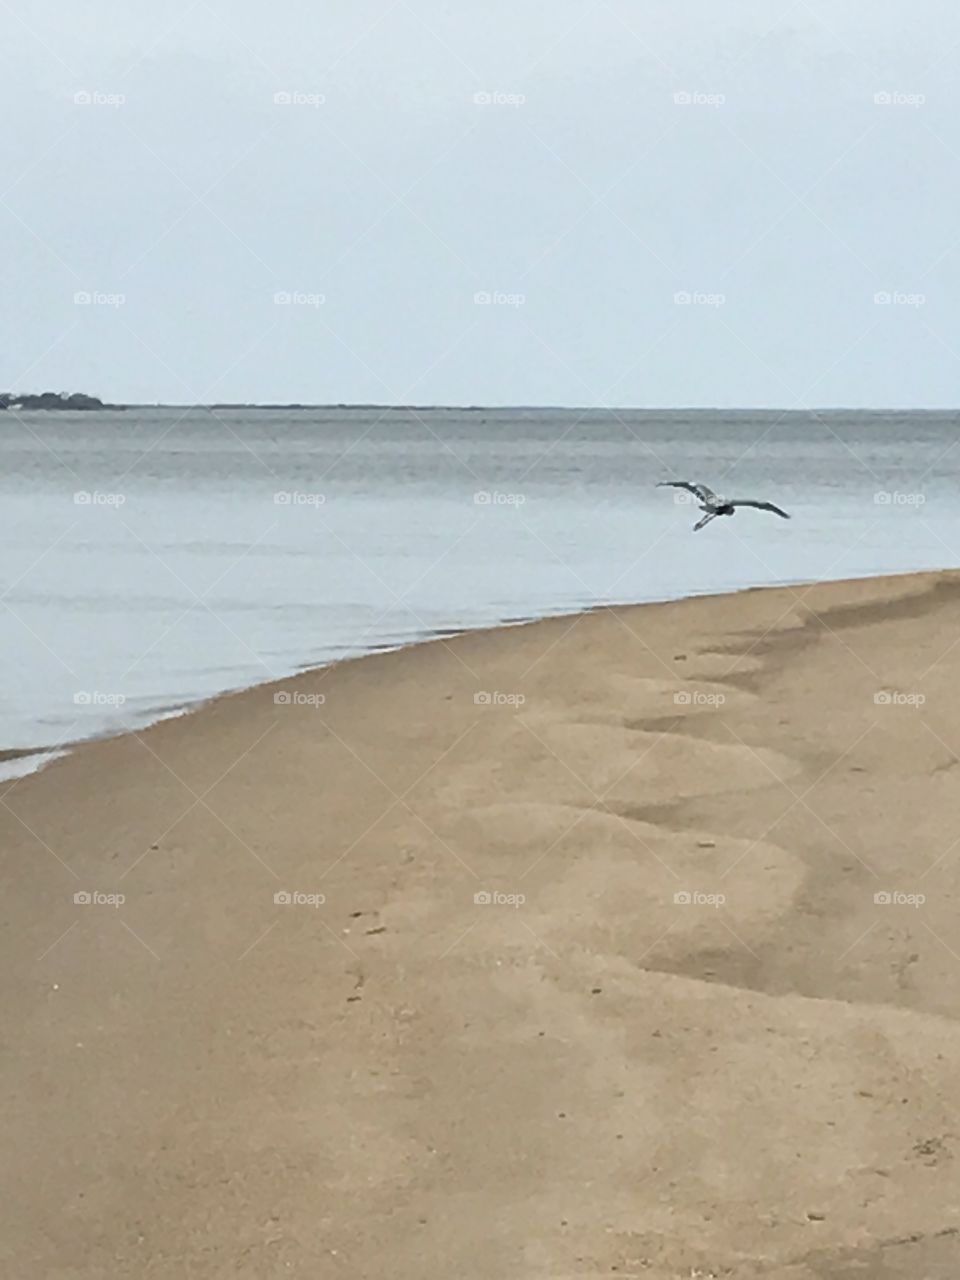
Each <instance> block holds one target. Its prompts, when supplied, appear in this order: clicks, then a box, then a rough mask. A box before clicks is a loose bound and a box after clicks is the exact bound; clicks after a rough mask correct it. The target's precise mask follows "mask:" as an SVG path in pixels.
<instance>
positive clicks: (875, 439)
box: [0, 408, 960, 770]
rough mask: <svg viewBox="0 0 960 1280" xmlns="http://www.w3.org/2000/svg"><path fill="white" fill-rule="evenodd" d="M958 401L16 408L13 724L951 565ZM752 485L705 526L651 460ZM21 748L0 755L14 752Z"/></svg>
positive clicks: (4, 740) (35, 732)
mask: <svg viewBox="0 0 960 1280" xmlns="http://www.w3.org/2000/svg"><path fill="white" fill-rule="evenodd" d="M958 421H960V420H958V417H957V415H955V414H952V413H917V412H885V413H868V412H847V411H844V412H819V413H816V414H813V413H808V412H791V413H780V412H754V411H749V412H732V411H700V410H698V411H670V412H667V411H651V410H647V411H636V410H618V411H611V410H577V409H520V410H510V409H495V410H490V409H478V410H462V409H456V410H454V409H429V410H423V409H419V410H403V409H391V410H384V409H348V410H337V409H324V410H317V409H305V410H215V411H208V410H201V409H190V410H184V409H170V408H166V409H129V410H127V411H125V412H111V413H103V414H90V413H69V414H68V413H59V412H58V413H19V414H13V413H2V414H0V490H2V493H0V498H2V506H0V510H2V520H3V539H2V543H0V602H2V605H3V608H2V609H0V643H2V652H3V658H4V660H3V667H2V676H0V751H9V750H10V749H16V748H50V747H53V746H55V745H57V744H61V743H69V742H71V741H74V740H77V739H81V738H86V737H91V736H96V735H99V734H102V733H108V732H116V731H118V730H121V729H124V728H128V727H131V726H137V725H143V724H146V723H148V722H150V721H151V720H154V719H156V718H158V717H159V716H162V715H165V714H170V713H172V712H174V711H176V710H177V709H178V708H182V707H184V706H188V705H190V704H191V703H194V702H196V701H197V700H200V699H204V698H207V697H209V696H211V695H213V694H216V693H219V692H222V691H225V690H228V689H236V688H240V687H243V686H247V685H251V684H254V683H256V682H258V681H264V680H270V679H274V678H277V677H281V676H285V675H289V674H291V673H293V672H296V671H298V670H301V669H303V668H306V667H312V666H315V665H318V664H321V663H328V662H331V661H334V660H336V659H338V658H342V657H345V656H351V655H356V654H361V653H365V652H369V651H372V650H375V649H382V648H388V647H393V646H397V645H402V644H406V643H410V642H412V641H416V640H419V639H423V638H425V637H428V636H431V635H436V634H443V633H445V632H451V631H457V630H460V629H463V628H469V627H477V626H489V625H493V624H496V623H500V622H507V621H515V620H519V619H527V618H532V617H540V616H545V615H548V614H556V613H566V612H571V611H574V610H579V609H584V608H588V607H590V606H593V605H598V604H608V603H623V602H633V601H649V600H662V599H668V598H672V597H678V596H684V595H689V594H695V593H703V592H716V591H728V590H734V589H737V588H742V587H747V586H756V585H764V584H776V583H790V582H799V581H806V580H810V579H821V578H840V577H850V576H860V575H868V574H880V573H894V572H901V571H906V570H912V569H929V568H940V567H948V566H953V565H955V564H956V563H957V562H958V552H960V502H958V494H960V448H957V447H956V446H957V443H958V429H960V428H958ZM677 478H680V479H694V480H700V481H704V482H705V483H707V484H709V485H710V486H711V487H712V488H714V489H715V490H717V491H718V492H722V493H725V494H727V495H728V496H734V497H737V496H741V497H759V498H763V499H768V500H772V501H774V502H776V503H777V504H778V505H780V506H783V507H785V508H786V509H787V510H788V511H790V512H791V513H792V516H793V519H792V520H791V521H789V522H788V521H784V520H780V519H778V518H777V517H776V516H773V515H769V514H766V513H762V512H753V511H742V512H740V513H738V515H737V516H736V517H735V518H733V519H719V520H716V521H714V522H713V523H712V524H710V525H709V526H708V527H707V528H706V529H704V530H703V531H702V532H700V533H697V534H695V535H694V534H693V533H692V532H691V528H692V525H693V524H694V521H695V520H696V518H697V514H698V513H697V511H696V508H695V506H694V505H693V504H692V502H691V501H690V500H689V499H688V497H687V495H686V494H683V493H681V492H680V491H673V490H665V489H657V488H655V485H656V483H657V481H659V480H665V479H677ZM22 767H26V766H23V765H21V764H18V763H13V764H10V763H8V765H7V769H8V770H11V769H17V768H22Z"/></svg>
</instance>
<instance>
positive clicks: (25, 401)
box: [0, 391, 114, 410]
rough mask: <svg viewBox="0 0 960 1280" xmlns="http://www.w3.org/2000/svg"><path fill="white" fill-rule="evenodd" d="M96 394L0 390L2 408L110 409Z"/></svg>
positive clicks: (0, 408)
mask: <svg viewBox="0 0 960 1280" xmlns="http://www.w3.org/2000/svg"><path fill="white" fill-rule="evenodd" d="M113 407H114V406H113V405H109V404H104V403H103V401H102V400H100V399H98V398H97V397H96V396H88V395H84V394H83V392H81V391H74V392H72V393H70V392H67V391H39V392H37V393H36V394H35V395H20V394H18V393H17V392H14V391H0V410H2V409H111V408H113Z"/></svg>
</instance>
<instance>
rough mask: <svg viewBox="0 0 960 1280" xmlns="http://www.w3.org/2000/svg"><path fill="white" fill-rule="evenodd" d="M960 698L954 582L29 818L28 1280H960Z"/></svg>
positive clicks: (623, 633)
mask: <svg viewBox="0 0 960 1280" xmlns="http://www.w3.org/2000/svg"><path fill="white" fill-rule="evenodd" d="M958 672H960V574H958V575H939V576H938V575H921V576H909V577H900V578H888V579H874V580H869V581H863V582H853V583H833V584H828V585H818V586H816V587H813V588H797V589H795V590H793V589H783V590H774V591H755V592H748V593H745V594H740V595H737V596H735V597H734V596H730V597H717V598H711V599H698V600H691V601H684V602H679V603H673V604H665V605H653V606H645V607H640V608H632V609H617V610H608V611H603V612H599V613H595V614H591V615H587V616H583V617H577V618H563V619H556V620H550V621H546V622H540V623H536V624H533V625H530V626H525V627H519V628H511V629H505V630H501V631H493V632H486V633H476V634H472V635H467V636H463V637H460V638H457V639H455V640H453V641H449V642H435V643H432V644H425V645H422V646H420V647H417V648H413V649H410V650H407V651H404V652H401V653H395V654H388V655H383V656H376V657H370V658H365V659H362V660H360V661H356V662H348V663H344V664H341V665H339V666H337V667H335V668H332V669H328V670H325V671H318V672H315V673H311V674H308V675H305V676H303V677H300V678H297V679H291V680H288V681H284V682H282V683H281V684H278V685H272V686H266V687H263V688H258V689H254V690H251V691H248V692H245V693H242V694H238V695H235V696H230V697H225V698H222V699H220V700H219V701H217V702H215V703H212V704H210V705H209V706H207V707H205V708H204V709H202V710H200V711H199V712H197V713H196V714H194V715H191V716H189V717H186V718H184V719H181V720H175V721H169V722H167V723H165V724H160V725H158V726H156V727H154V728H152V729H151V730H149V731H148V732H145V733H141V734H129V735H126V736H123V737H119V738H115V739H113V740H108V741H103V742H99V743H94V744H91V745H87V746H84V747H81V748H80V749H79V750H77V751H76V752H75V753H74V754H73V755H72V756H70V757H69V758H67V759H65V760H62V761H60V762H58V763H56V764H54V765H52V766H51V767H50V768H49V769H47V770H46V771H45V772H44V773H42V774H40V775H37V776H33V777H29V778H25V779H23V780H21V781H19V782H17V783H16V784H13V785H10V784H7V785H6V786H5V795H4V800H3V807H2V808H0V824H2V849H3V857H4V864H5V866H4V871H5V874H4V883H5V886H6V889H5V895H4V900H3V905H2V931H0V939H2V944H0V945H2V951H0V981H2V984H3V1009H4V1020H3V1033H4V1036H3V1039H4V1060H3V1091H2V1094H3V1104H2V1105H3V1117H2V1120H3V1133H4V1148H5V1150H4V1154H5V1166H6V1174H7V1182H8V1186H7V1191H6V1194H5V1195H4V1196H3V1199H2V1216H3V1222H2V1225H0V1274H2V1275H3V1276H8V1275H9V1276H11V1277H17V1280H35V1278H37V1280H39V1278H40V1277H43V1280H94V1278H96V1280H100V1278H103V1280H107V1278H108V1277H109V1280H116V1278H118V1277H138V1278H139V1277H145V1278H147V1280H150V1278H156V1277H163V1278H164V1280H166V1278H167V1277H170V1280H173V1278H174V1277H176V1278H177V1280H184V1278H189V1277H203V1278H204V1280H206V1278H207V1277H218V1278H219V1277H225V1276H244V1277H277V1276H287V1275H291V1276H298V1277H300V1276H302V1277H311V1278H313V1277H320V1278H321V1280H326V1278H327V1277H340V1276H342V1277H345V1278H349V1280H356V1278H358V1277H384V1276H386V1277H391V1280H425V1278H429V1280H432V1278H434V1277H436V1278H437V1280H440V1278H441V1277H442V1278H443V1280H473V1278H474V1277H476V1278H480V1277H482V1278H483V1280H513V1278H517V1280H526V1278H528V1277H529V1278H531V1280H532V1278H534V1277H536V1278H537V1280H540V1278H544V1280H547V1278H549V1280H567V1278H572V1277H578V1278H584V1277H600V1276H604V1277H609V1276H610V1275H612V1274H613V1275H617V1276H618V1277H625V1276H631V1277H633V1276H642V1277H647V1278H648V1280H666V1278H667V1277H670V1278H671V1280H672V1278H674V1277H694V1276H700V1277H709V1276H736V1277H746V1278H750V1277H778V1278H782V1280H811V1278H813V1277H821V1278H825V1277H829V1278H830V1280H841V1278H842V1280H853V1278H854V1277H857V1278H861V1277H865V1278H867V1280H871V1278H873V1277H889V1278H893V1277H897V1278H901V1277H902V1278H903V1280H907V1278H909V1280H922V1278H923V1277H926V1278H927V1280H947V1277H949V1278H950V1280H955V1277H956V1276H957V1275H958V1274H960V1234H958V1232H960V1159H958V1157H960V1118H958V1114H957V1096H958V1088H960V1073H958V1059H960V1027H958V1014H960V934H958V931H957V927H956V924H957V909H958V905H960V764H958V756H960V679H958ZM278 691H282V692H286V693H289V694H290V695H291V701H290V702H289V703H287V704H286V705H284V704H277V703H276V702H275V700H274V698H275V694H276V693H277V692H278ZM882 691H888V692H889V693H890V701H888V702H886V703H884V702H879V703H878V702H877V701H876V700H875V696H876V695H877V694H878V692H882ZM482 693H487V694H498V695H506V696H508V697H509V698H510V699H511V700H510V701H506V702H505V701H503V700H502V698H496V697H495V698H492V699H491V701H490V702H489V703H488V704H483V703H482V702H480V703H478V702H477V701H475V695H477V694H482ZM315 695H323V697H324V698H325V701H324V702H323V703H322V705H316V703H317V698H316V697H315ZM518 695H519V696H520V697H522V698H523V699H525V701H523V702H522V704H520V705H518V704H517V697H518ZM917 695H922V696H923V697H925V699H926V701H925V702H924V703H923V704H922V705H916V702H917ZM304 698H308V699H310V698H312V702H311V701H306V702H305V701H303V699H304ZM78 892H81V893H82V892H87V893H94V892H97V893H100V894H104V895H109V894H118V893H120V894H123V895H125V901H124V902H123V903H122V904H121V905H119V906H115V905H109V904H108V903H106V902H100V903H97V902H94V903H90V904H87V905H84V904H80V905H75V903H74V900H73V895H74V894H75V893H78ZM278 892H281V893H282V892H287V893H290V894H294V893H298V894H301V895H318V894H322V895H324V896H325V902H324V903H323V905H321V906H314V905H309V904H308V903H306V902H301V903H297V902H291V903H289V904H283V903H279V904H276V903H275V902H274V894H275V893H278ZM483 893H487V894H490V895H502V897H503V900H501V901H496V900H495V901H491V902H489V903H482V902H480V903H477V902H475V895H476V894H483ZM878 893H888V894H891V895H897V894H899V895H914V896H916V895H923V896H924V897H925V901H924V902H923V903H922V904H920V905H912V904H910V903H909V902H907V901H902V902H897V901H893V902H890V903H889V904H887V903H877V902H876V901H875V894H878ZM683 894H689V895H690V896H691V898H692V900H691V901H690V902H683V901H682V900H679V899H678V898H677V895H683ZM521 895H522V898H523V901H522V902H521V903H520V904H519V905H517V903H516V901H515V900H516V898H517V897H518V896H521ZM720 898H722V902H720V903H719V905H718V904H717V902H718V899H720ZM511 899H512V900H511Z"/></svg>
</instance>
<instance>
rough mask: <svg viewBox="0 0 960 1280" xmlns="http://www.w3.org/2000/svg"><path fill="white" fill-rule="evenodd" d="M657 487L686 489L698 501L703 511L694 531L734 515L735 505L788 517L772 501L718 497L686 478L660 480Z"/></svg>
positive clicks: (784, 517)
mask: <svg viewBox="0 0 960 1280" xmlns="http://www.w3.org/2000/svg"><path fill="white" fill-rule="evenodd" d="M657 488H658V489H686V491H687V492H688V493H692V494H693V496H694V497H695V498H696V499H697V501H698V502H699V503H700V510H701V511H702V512H703V513H704V514H703V517H702V519H700V520H698V521H697V523H696V524H695V525H694V526H693V531H694V533H696V532H697V530H698V529H702V528H703V526H704V525H705V524H709V523H710V521H711V520H715V519H716V518H717V516H732V515H735V514H736V509H737V507H756V509H757V510H758V511H772V512H773V513H774V515H778V516H782V517H783V519H784V520H789V519H790V517H789V515H788V514H787V513H786V511H781V510H780V508H779V507H775V506H774V505H773V503H772V502H754V500H753V499H752V498H729V499H728V498H718V497H717V495H716V494H715V493H714V492H713V490H712V489H708V488H707V486H706V485H705V484H691V483H690V482H689V481H688V480H661V481H660V483H659V484H658V485H657Z"/></svg>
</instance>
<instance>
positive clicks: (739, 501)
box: [729, 498, 790, 520]
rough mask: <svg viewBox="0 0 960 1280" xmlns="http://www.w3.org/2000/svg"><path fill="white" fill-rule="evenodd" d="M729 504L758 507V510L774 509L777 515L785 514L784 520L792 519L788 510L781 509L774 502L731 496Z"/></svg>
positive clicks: (732, 505)
mask: <svg viewBox="0 0 960 1280" xmlns="http://www.w3.org/2000/svg"><path fill="white" fill-rule="evenodd" d="M729 505H730V506H731V507H756V508H757V510H758V511H772V512H774V514H775V515H778V516H783V518H784V520H789V519H790V516H789V515H788V514H787V512H786V511H781V510H780V508H779V507H775V506H774V505H773V503H772V502H753V501H752V500H751V499H750V498H730V499H729Z"/></svg>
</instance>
